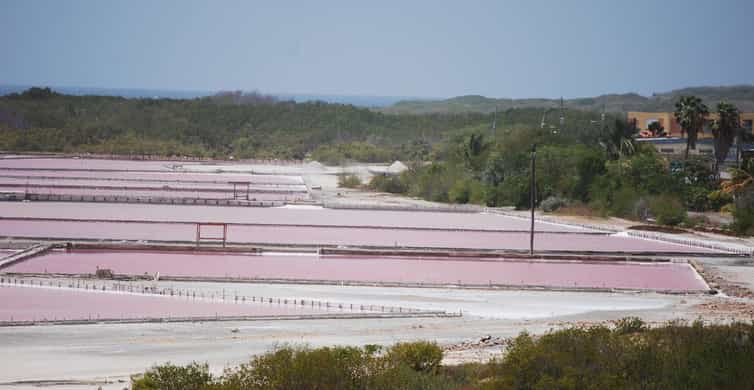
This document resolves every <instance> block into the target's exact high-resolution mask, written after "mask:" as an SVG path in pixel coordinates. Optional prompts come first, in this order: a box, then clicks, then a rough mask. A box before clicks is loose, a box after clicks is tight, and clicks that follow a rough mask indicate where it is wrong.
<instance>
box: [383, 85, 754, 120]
mask: <svg viewBox="0 0 754 390" xmlns="http://www.w3.org/2000/svg"><path fill="white" fill-rule="evenodd" d="M682 95H695V96H698V97H700V98H701V99H702V100H703V101H704V102H705V103H706V104H707V105H709V106H710V108H713V107H714V106H715V105H716V104H717V103H718V102H719V101H721V100H728V101H729V102H731V103H733V104H735V105H736V106H738V108H739V109H740V110H741V111H745V112H754V86H751V85H739V86H726V87H691V88H683V89H678V90H674V91H670V92H664V93H655V94H653V95H652V96H642V95H639V94H636V93H626V94H609V95H600V96H597V97H591V98H578V99H565V100H564V101H563V105H564V106H565V107H566V108H570V109H576V110H585V111H602V109H603V107H604V109H605V111H607V112H612V113H624V112H627V111H672V110H673V109H674V104H675V102H676V101H677V100H678V98H679V97H680V96H682ZM495 107H497V109H498V110H500V111H504V110H507V109H511V108H543V109H544V108H559V107H560V99H495V98H488V97H484V96H479V95H467V96H458V97H454V98H450V99H445V100H403V101H400V102H398V103H395V104H393V105H391V106H388V107H385V108H382V109H380V111H381V112H384V113H390V114H428V113H462V112H481V113H490V112H493V111H495Z"/></svg>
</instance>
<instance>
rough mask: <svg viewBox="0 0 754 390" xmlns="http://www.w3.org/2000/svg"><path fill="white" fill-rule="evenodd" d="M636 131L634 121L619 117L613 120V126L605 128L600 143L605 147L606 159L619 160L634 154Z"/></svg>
mask: <svg viewBox="0 0 754 390" xmlns="http://www.w3.org/2000/svg"><path fill="white" fill-rule="evenodd" d="M637 132H638V130H637V128H636V122H626V121H623V120H620V119H616V120H615V126H613V127H612V128H609V129H605V133H604V134H603V136H604V138H603V140H602V142H600V143H601V144H602V145H603V147H604V148H605V149H606V152H607V157H608V159H610V160H620V159H622V158H623V157H626V156H630V155H632V154H634V152H635V151H636V145H635V144H634V137H635V136H636V133H637Z"/></svg>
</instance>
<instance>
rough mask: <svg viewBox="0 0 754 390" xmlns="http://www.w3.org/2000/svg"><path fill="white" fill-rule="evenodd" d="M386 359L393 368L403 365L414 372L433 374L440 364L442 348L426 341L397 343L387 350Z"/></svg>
mask: <svg viewBox="0 0 754 390" xmlns="http://www.w3.org/2000/svg"><path fill="white" fill-rule="evenodd" d="M387 359H388V361H389V362H390V363H391V364H392V365H393V366H400V365H405V366H407V367H410V368H411V369H412V370H414V371H419V372H427V373H434V372H436V371H437V369H438V368H439V367H440V362H442V348H440V347H439V346H438V345H437V344H436V343H429V342H426V341H419V342H414V343H398V344H395V345H394V346H393V347H392V348H390V350H388V353H387Z"/></svg>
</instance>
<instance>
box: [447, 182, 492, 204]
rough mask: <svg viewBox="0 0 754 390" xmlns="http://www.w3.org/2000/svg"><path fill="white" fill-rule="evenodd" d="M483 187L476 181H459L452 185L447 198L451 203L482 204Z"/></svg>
mask: <svg viewBox="0 0 754 390" xmlns="http://www.w3.org/2000/svg"><path fill="white" fill-rule="evenodd" d="M484 197H485V187H484V184H482V183H481V182H479V181H477V180H460V181H457V182H456V183H455V184H453V187H451V188H450V191H448V198H449V199H450V201H451V202H453V203H462V204H463V203H475V204H479V203H482V202H484Z"/></svg>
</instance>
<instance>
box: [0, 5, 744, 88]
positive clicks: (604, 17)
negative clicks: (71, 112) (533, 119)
mask: <svg viewBox="0 0 754 390" xmlns="http://www.w3.org/2000/svg"><path fill="white" fill-rule="evenodd" d="M752 36H754V1H752V0H698V1H695V0H617V1H611V0H594V1H589V0H583V1H581V0H562V1H560V0H552V1H544V0H543V1H537V0H528V1H525V0H521V1H503V0H499V1H473V0H468V1H441V0H435V1H408V0H403V1H379V0H370V1H358V0H350V1H326V0H321V1H297V2H294V1H284V0H275V1H221V0H216V1H209V0H207V1H187V0H180V1H160V0H145V1H135V0H128V1H114V0H113V1H106V0H92V1H73V0H67V1H57V0H51V1H37V0H19V1H15V0H0V83H2V84H20V85H27V84H33V85H57V86H86V87H122V88H154V89H182V90H219V89H246V90H252V89H258V90H261V91H263V92H270V93H284V92H290V93H318V94H351V95H383V96H427V97H448V96H455V95H463V94H482V95H486V96H493V97H517V98H520V97H558V96H561V95H562V96H565V97H578V96H592V95H598V94H602V93H610V92H639V93H642V94H650V93H652V92H661V91H667V90H670V89H674V88H680V87H684V86H697V85H728V84H754V41H752Z"/></svg>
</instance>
